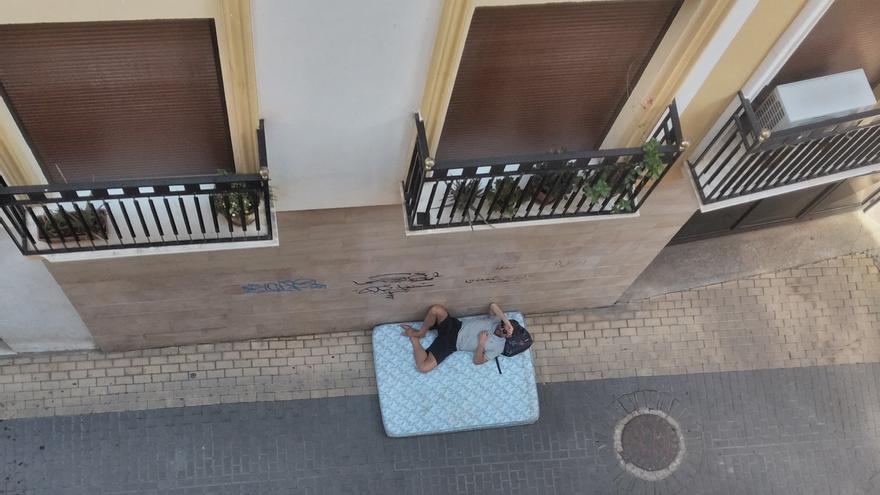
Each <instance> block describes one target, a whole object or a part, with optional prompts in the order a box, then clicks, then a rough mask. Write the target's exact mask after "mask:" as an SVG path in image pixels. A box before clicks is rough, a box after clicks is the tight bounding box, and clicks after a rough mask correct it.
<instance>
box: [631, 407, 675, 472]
mask: <svg viewBox="0 0 880 495" xmlns="http://www.w3.org/2000/svg"><path fill="white" fill-rule="evenodd" d="M614 449H615V451H616V452H617V458H618V460H619V461H620V462H621V464H623V467H624V468H626V470H627V471H629V472H630V473H632V474H634V475H636V476H638V477H639V478H642V479H645V480H649V481H658V480H662V479H664V478H666V477H667V476H669V475H670V474H672V472H673V471H675V470H676V468H678V466H679V465H680V464H681V461H682V459H683V458H684V454H685V444H684V437H683V436H682V434H681V428H680V427H679V425H678V422H676V421H675V420H674V419H672V418H671V417H670V416H669V415H668V414H666V413H664V412H663V411H659V410H656V409H638V410H635V411H632V412H630V413H629V414H627V415H626V416H625V417H624V418H623V419H621V420H620V421H619V422H618V423H617V426H616V427H615V428H614Z"/></svg>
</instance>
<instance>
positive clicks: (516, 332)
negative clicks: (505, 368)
mask: <svg viewBox="0 0 880 495" xmlns="http://www.w3.org/2000/svg"><path fill="white" fill-rule="evenodd" d="M510 324H511V325H513V335H511V336H510V338H509V339H505V341H504V350H503V351H501V355H503V356H507V357H511V356H516V355H517V354H519V353H521V352H523V351H525V350H526V349H528V348H529V347H531V346H532V334H530V333H529V331H528V330H526V329H525V328H523V326H522V325H520V324H519V322H518V321H515V320H510Z"/></svg>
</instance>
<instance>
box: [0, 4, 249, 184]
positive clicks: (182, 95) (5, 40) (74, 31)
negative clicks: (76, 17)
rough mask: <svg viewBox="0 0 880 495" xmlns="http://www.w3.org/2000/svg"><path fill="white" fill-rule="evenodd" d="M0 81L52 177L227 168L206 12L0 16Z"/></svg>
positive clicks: (228, 153) (222, 107) (225, 130)
mask: <svg viewBox="0 0 880 495" xmlns="http://www.w3.org/2000/svg"><path fill="white" fill-rule="evenodd" d="M0 84H2V88H3V89H4V92H5V94H4V95H3V96H4V98H5V99H6V102H7V104H8V105H9V106H10V109H11V110H12V111H13V113H14V115H15V117H16V118H17V120H18V124H19V126H20V127H21V129H22V131H23V132H24V133H25V137H26V138H27V139H28V141H29V143H30V146H31V148H32V150H33V151H34V154H35V155H36V157H37V160H38V161H39V162H40V164H41V166H42V167H43V171H44V172H45V173H46V177H47V178H48V179H49V181H50V182H52V183H59V182H65V181H67V182H88V181H92V180H93V179H96V180H101V179H118V178H140V177H157V176H177V175H191V174H212V173H216V171H217V169H226V170H230V171H231V170H234V165H233V158H232V144H231V142H230V138H229V124H228V121H227V118H226V104H225V101H224V97H223V87H222V83H221V76H220V67H219V62H218V58H217V48H216V43H215V35H214V21H213V20H212V19H187V20H158V21H121V22H115V21H114V22H87V23H52V24H11V25H0ZM59 169H60V172H59Z"/></svg>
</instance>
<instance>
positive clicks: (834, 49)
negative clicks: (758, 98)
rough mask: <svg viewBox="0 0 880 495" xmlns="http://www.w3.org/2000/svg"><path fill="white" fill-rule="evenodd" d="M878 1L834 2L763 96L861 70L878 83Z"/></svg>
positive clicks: (875, 83)
mask: <svg viewBox="0 0 880 495" xmlns="http://www.w3.org/2000/svg"><path fill="white" fill-rule="evenodd" d="M878 26H880V2H878V1H877V0H836V1H835V2H834V3H833V4H832V5H831V7H829V8H828V11H827V12H825V15H823V16H822V18H821V19H820V20H819V22H818V23H817V24H816V26H815V27H813V30H812V31H810V33H809V34H808V35H807V37H806V38H805V39H804V41H803V42H802V43H801V44H800V46H798V48H797V50H795V52H794V53H793V54H792V55H791V57H789V59H788V60H787V61H786V62H785V65H783V67H782V69H780V71H779V73H778V74H777V75H776V77H775V78H773V82H772V83H770V84H769V85H768V86H767V88H766V90H765V91H764V93H769V91H772V89H773V88H774V87H776V86H777V85H779V84H786V83H790V82H796V81H802V80H804V79H810V78H813V77H819V76H826V75H829V74H836V73H838V72H844V71H847V70H852V69H858V68H863V69H865V73H866V74H867V76H868V81H869V82H870V83H871V86H875V87H876V86H877V85H878V84H880V29H878Z"/></svg>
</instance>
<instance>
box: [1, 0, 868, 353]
mask: <svg viewBox="0 0 880 495" xmlns="http://www.w3.org/2000/svg"><path fill="white" fill-rule="evenodd" d="M877 17H880V7H878V6H876V5H873V4H872V2H870V1H864V0H836V1H832V0H785V1H777V0H627V1H623V0H621V1H592V0H585V1H576V2H555V1H543V2H536V1H525V0H445V1H441V0H420V1H416V2H413V1H404V0H388V1H386V2H378V3H376V2H345V1H342V0H334V1H328V2H309V1H282V0H254V1H252V2H251V1H246V0H199V1H193V2H171V1H167V2H165V1H158V2H142V3H136V4H131V3H129V2H123V1H121V0H120V1H115V0H101V1H99V0H78V1H77V2H62V1H55V0H41V1H38V2H33V1H30V2H25V1H18V0H13V1H10V2H8V4H7V5H6V6H5V8H4V10H3V12H2V13H0V83H2V96H3V106H2V108H0V174H2V177H3V180H4V181H5V184H6V185H5V186H4V187H0V206H2V211H0V220H2V222H3V226H4V228H5V230H6V232H7V234H8V238H3V241H2V245H0V248H2V251H0V260H2V262H0V263H2V265H0V266H3V267H5V268H4V274H6V275H7V276H5V277H4V279H3V282H2V286H0V290H2V292H3V294H4V297H3V299H2V303H0V339H2V340H3V341H5V342H6V345H7V346H8V348H9V349H10V352H27V351H39V350H58V349H74V348H90V347H95V346H97V347H99V348H101V349H104V350H129V349H138V348H145V347H158V346H164V345H175V344H187V343H199V342H218V341H227V340H238V339H249V338H255V337H269V336H281V335H298V334H307V333H319V332H331V331H340V330H353V329H363V328H368V327H370V326H373V325H375V324H378V323H381V322H387V321H403V320H411V319H415V318H417V317H419V316H420V315H421V314H422V313H423V312H424V309H425V307H427V306H428V305H429V304H431V303H442V304H446V305H447V306H449V307H450V308H453V310H454V311H455V312H457V313H461V314H466V313H472V312H478V311H482V309H483V308H484V306H485V304H486V302H487V301H489V300H497V301H503V302H504V304H505V306H506V307H510V308H516V309H518V310H520V311H523V312H527V313H534V312H547V311H558V310H565V309H574V308H586V307H598V306H606V305H610V304H613V303H615V302H616V301H617V300H618V299H619V298H620V296H621V294H623V292H624V291H625V290H626V289H627V288H628V287H629V286H630V285H631V284H632V282H633V281H634V280H635V279H636V277H637V276H638V275H639V274H640V273H641V272H642V271H643V270H644V269H645V268H646V267H647V266H648V264H649V263H650V262H651V260H652V259H654V257H655V256H656V255H657V254H658V253H659V252H660V251H661V250H662V249H663V248H664V247H665V246H666V245H668V244H669V243H670V242H688V241H692V240H694V239H701V238H704V237H707V236H712V235H718V234H720V233H727V232H732V231H739V230H742V229H746V228H758V227H762V226H767V225H773V224H777V223H780V222H786V221H795V220H798V219H804V218H812V217H815V216H817V215H823V214H829V213H835V212H839V211H851V210H852V209H863V208H867V207H869V206H871V205H872V204H873V202H874V199H875V196H876V195H875V192H876V191H875V189H876V188H875V187H874V185H875V183H876V182H877V181H878V179H877V178H875V175H874V172H876V171H877V170H878V168H877V164H878V163H880V157H878V153H880V147H877V146H875V145H880V139H878V136H875V134H876V133H877V128H876V127H874V125H873V120H874V118H875V115H876V114H878V113H880V112H877V111H876V109H874V108H873V106H868V107H859V108H850V109H848V110H847V111H845V112H837V113H834V114H833V115H832V114H830V113H829V114H826V115H822V116H820V117H819V118H814V119H813V120H810V121H809V122H801V123H796V124H793V125H790V126H788V127H785V128H782V127H780V128H776V127H772V128H771V127H768V126H767V125H765V124H766V122H762V121H761V120H759V119H757V117H756V116H755V114H756V112H758V113H760V112H761V109H762V108H766V107H765V106H764V105H765V103H766V102H768V101H770V99H771V98H772V95H773V92H772V90H773V89H774V88H776V87H777V86H778V85H780V84H787V83H798V82H800V81H804V80H809V79H812V78H816V77H820V76H829V75H833V74H838V73H841V72H845V71H851V70H856V69H861V70H862V71H863V72H861V74H862V75H863V76H862V77H863V79H865V80H866V81H867V82H866V83H865V84H868V85H869V86H868V87H869V88H871V92H872V91H873V88H876V87H877V85H878V83H880V72H878V70H880V69H878V67H877V66H876V64H875V62H874V58H872V57H871V54H872V53H873V51H876V50H880V38H878V35H876V34H874V32H873V30H872V29H871V28H870V27H869V26H871V25H872V22H873V21H872V20H876V19H877ZM843 25H846V26H849V29H840V26H843ZM873 25H876V23H874V24H873ZM871 96H873V93H872V95H871ZM873 101H874V102H876V98H874V100H873ZM875 147H877V148H878V149H876V150H875Z"/></svg>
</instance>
